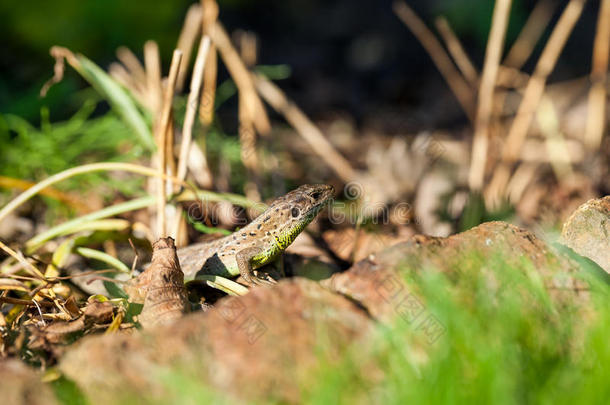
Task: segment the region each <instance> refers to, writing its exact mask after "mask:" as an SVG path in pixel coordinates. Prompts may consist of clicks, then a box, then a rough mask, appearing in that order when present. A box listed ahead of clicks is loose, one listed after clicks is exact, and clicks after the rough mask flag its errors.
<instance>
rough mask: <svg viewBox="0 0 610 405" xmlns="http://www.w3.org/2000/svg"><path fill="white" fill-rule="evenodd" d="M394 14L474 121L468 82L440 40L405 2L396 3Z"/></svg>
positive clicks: (399, 0) (471, 96)
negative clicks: (425, 52)
mask: <svg viewBox="0 0 610 405" xmlns="http://www.w3.org/2000/svg"><path fill="white" fill-rule="evenodd" d="M393 8H394V13H396V15H397V16H398V17H399V18H400V19H401V21H402V22H403V23H404V24H405V25H406V26H407V27H408V28H409V29H410V30H411V32H412V33H413V35H415V37H416V38H417V39H418V40H419V42H420V43H421V44H422V46H423V47H424V48H425V49H426V51H427V52H428V54H429V55H430V58H432V61H433V62H434V64H435V65H436V67H437V68H438V70H439V71H440V73H441V75H443V77H444V78H445V81H446V82H447V84H448V85H449V88H451V91H452V92H453V94H454V95H455V97H456V98H457V100H458V102H459V103H460V105H461V107H462V109H463V110H464V112H465V113H466V116H467V117H468V118H469V119H471V120H472V117H473V115H474V114H473V110H474V102H473V94H472V91H471V90H470V86H469V85H468V83H466V80H464V78H463V77H462V76H461V75H460V73H459V72H458V70H457V69H456V68H455V66H453V63H452V62H451V59H450V58H449V56H448V55H447V53H446V52H445V50H444V49H443V46H442V45H441V44H440V42H439V41H438V39H436V37H435V36H434V34H433V33H432V31H430V29H428V27H426V24H424V22H423V21H422V20H421V19H420V18H419V17H418V16H417V14H415V12H414V11H413V10H412V9H411V7H409V6H408V5H407V4H406V3H405V2H404V1H402V0H396V1H394V5H393Z"/></svg>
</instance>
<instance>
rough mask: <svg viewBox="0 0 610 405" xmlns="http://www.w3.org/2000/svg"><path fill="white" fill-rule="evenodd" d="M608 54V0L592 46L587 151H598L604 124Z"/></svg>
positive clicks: (609, 46) (609, 44)
mask: <svg viewBox="0 0 610 405" xmlns="http://www.w3.org/2000/svg"><path fill="white" fill-rule="evenodd" d="M609 53H610V0H602V1H601V5H600V8H599V16H598V18H597V32H596V33H595V43H594V45H593V67H592V69H591V76H590V77H591V83H592V86H591V90H589V102H588V104H587V127H586V131H585V145H586V147H587V149H589V150H597V149H599V147H600V145H601V142H602V137H603V135H604V126H605V124H606V92H607V91H606V80H607V75H608V54H609Z"/></svg>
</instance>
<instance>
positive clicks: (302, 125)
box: [252, 75, 356, 183]
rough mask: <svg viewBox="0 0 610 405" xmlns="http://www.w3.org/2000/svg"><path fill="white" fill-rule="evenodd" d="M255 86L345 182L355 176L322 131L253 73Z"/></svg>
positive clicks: (259, 76) (265, 81) (279, 91)
mask: <svg viewBox="0 0 610 405" xmlns="http://www.w3.org/2000/svg"><path fill="white" fill-rule="evenodd" d="M252 77H253V78H254V82H255V84H256V88H257V89H258V91H259V92H260V94H261V95H262V96H263V98H264V99H265V101H267V103H269V105H270V106H271V107H273V109H274V110H275V111H277V112H278V113H280V114H282V115H283V116H284V118H286V121H288V123H289V124H290V125H292V127H293V128H294V129H295V130H296V131H297V132H298V133H299V134H300V135H301V136H302V137H303V139H305V141H307V143H309V145H310V146H311V148H312V149H313V150H314V152H315V153H316V154H317V155H318V156H320V158H322V160H324V162H325V163H326V164H327V165H328V167H330V168H331V169H333V171H334V172H335V174H337V176H338V177H339V178H340V179H341V180H343V181H345V182H346V183H348V182H350V181H353V180H354V179H355V178H356V172H355V170H354V169H353V168H352V166H351V165H350V163H349V162H348V161H347V159H345V158H344V157H343V155H341V154H340V153H339V152H337V150H336V149H335V147H334V146H333V145H332V144H331V143H330V142H329V141H328V140H327V139H326V137H325V136H324V134H322V131H320V129H319V128H318V127H317V126H316V125H315V124H314V123H313V122H311V120H310V119H309V118H307V116H306V115H305V114H304V113H303V111H301V110H300V109H299V107H297V106H296V105H295V104H294V103H293V102H291V101H290V100H288V98H286V96H285V95H284V93H283V92H282V91H281V90H280V89H279V87H277V86H276V85H275V84H273V83H272V82H271V81H269V80H268V79H267V78H265V77H264V76H261V75H253V76H252Z"/></svg>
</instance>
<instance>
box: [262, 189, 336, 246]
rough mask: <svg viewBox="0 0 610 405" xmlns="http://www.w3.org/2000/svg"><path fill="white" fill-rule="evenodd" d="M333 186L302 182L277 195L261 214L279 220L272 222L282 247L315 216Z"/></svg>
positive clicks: (328, 196)
mask: <svg viewBox="0 0 610 405" xmlns="http://www.w3.org/2000/svg"><path fill="white" fill-rule="evenodd" d="M334 191H335V190H334V188H333V187H332V186H329V185H326V184H304V185H302V186H300V187H299V188H297V189H296V190H293V191H291V192H289V193H288V194H286V195H284V196H282V197H279V198H278V199H276V200H275V201H273V203H272V204H271V206H270V207H269V209H268V210H267V211H266V212H265V213H264V214H262V215H271V216H273V217H274V218H278V219H279V220H278V221H277V222H276V223H275V224H274V225H277V228H276V229H274V232H273V233H274V234H275V236H276V240H277V241H278V244H279V245H280V248H282V249H284V248H285V247H287V246H288V245H289V244H291V243H292V241H293V240H294V239H295V238H296V237H297V235H298V234H299V233H300V232H301V231H302V230H303V229H304V228H305V227H306V226H307V225H308V224H309V223H310V222H311V221H312V220H313V219H314V218H315V216H316V215H317V214H318V212H320V211H321V210H322V208H324V206H325V204H326V203H327V202H328V201H329V200H330V199H331V198H332V196H333V194H334Z"/></svg>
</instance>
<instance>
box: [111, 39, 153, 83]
mask: <svg viewBox="0 0 610 405" xmlns="http://www.w3.org/2000/svg"><path fill="white" fill-rule="evenodd" d="M116 55H117V58H118V59H119V60H120V61H121V63H123V65H125V67H126V68H127V70H129V73H130V76H132V77H133V79H134V81H135V82H136V84H137V85H138V86H141V87H143V88H144V87H145V86H146V72H145V71H144V67H143V66H142V64H141V63H140V61H139V60H138V57H137V56H136V55H134V53H133V52H131V50H130V49H129V48H126V47H124V46H121V47H119V48H118V49H117V51H116Z"/></svg>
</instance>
